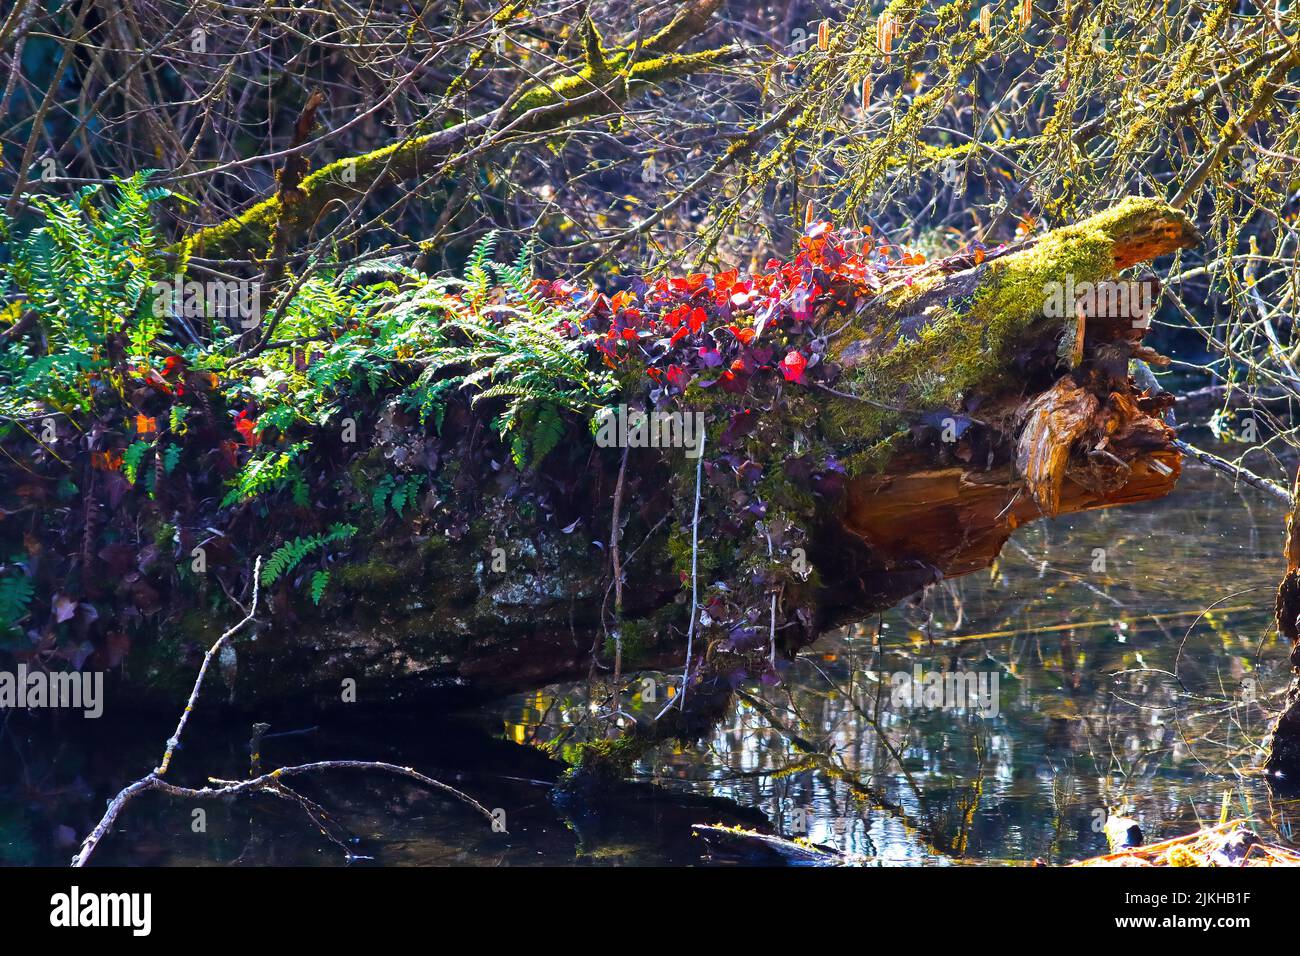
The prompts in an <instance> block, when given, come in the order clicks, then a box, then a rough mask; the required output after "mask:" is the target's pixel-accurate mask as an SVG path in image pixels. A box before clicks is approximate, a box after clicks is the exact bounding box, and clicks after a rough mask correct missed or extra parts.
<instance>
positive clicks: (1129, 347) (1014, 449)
mask: <svg viewBox="0 0 1300 956" xmlns="http://www.w3.org/2000/svg"><path fill="white" fill-rule="evenodd" d="M1197 238H1198V237H1197V235H1196V233H1195V230H1194V229H1193V228H1192V227H1191V226H1190V224H1189V223H1188V221H1187V220H1186V219H1185V218H1184V217H1183V216H1182V215H1181V214H1180V213H1178V212H1176V211H1174V210H1172V209H1169V208H1168V207H1165V206H1163V205H1161V204H1159V203H1157V202H1152V201H1146V200H1130V201H1126V202H1124V203H1121V204H1120V205H1119V206H1117V207H1115V208H1113V209H1111V210H1109V211H1108V212H1105V213H1103V214H1101V215H1098V216H1095V217H1093V218H1092V219H1089V220H1086V221H1084V222H1081V223H1079V224H1077V225H1074V226H1071V227H1068V228H1063V229H1059V230H1056V231H1054V232H1051V233H1048V234H1047V235H1045V236H1043V237H1042V238H1040V239H1038V240H1037V241H1035V242H1033V243H1032V244H1028V245H1025V246H1022V247H1020V248H1013V249H1011V250H1007V251H1004V252H1001V253H998V254H993V255H990V256H989V257H988V258H987V259H985V260H983V261H980V262H975V261H974V260H973V259H972V260H971V261H969V262H952V261H949V262H947V263H946V264H945V265H944V266H943V267H942V268H940V267H935V268H934V269H931V270H929V271H928V272H923V273H921V274H920V275H919V276H918V277H917V278H916V280H915V281H914V282H912V283H911V284H909V285H907V286H906V287H904V288H899V289H897V290H895V291H893V292H888V293H886V294H883V295H882V296H881V297H879V298H878V299H877V300H873V301H872V302H871V303H870V304H869V305H868V306H866V307H864V308H862V309H860V310H855V311H853V312H852V314H849V315H840V314H834V308H833V307H831V308H830V310H829V313H828V314H827V315H825V316H823V321H824V322H825V326H824V327H826V328H831V329H838V330H840V331H839V334H838V335H837V336H836V338H835V340H834V341H833V343H832V344H831V346H830V349H829V351H828V354H831V355H833V356H834V357H835V359H836V360H837V361H839V362H841V363H842V364H843V366H844V368H845V369H846V373H845V376H844V379H843V383H844V388H845V389H848V388H852V392H849V391H846V390H841V389H840V388H836V389H830V388H821V389H813V390H810V389H803V390H794V389H791V390H790V391H788V392H786V393H785V395H786V401H787V404H788V407H789V409H790V414H791V416H792V417H793V419H795V420H798V422H799V426H798V427H799V428H800V429H801V432H805V433H809V434H815V435H816V436H817V437H816V440H817V441H819V442H822V443H824V444H825V445H826V446H827V447H828V448H831V449H832V450H833V451H834V453H835V454H836V455H837V456H838V457H839V459H840V460H841V461H842V462H843V463H844V466H845V476H844V481H843V482H842V484H839V485H837V486H836V487H834V488H833V489H827V490H826V491H825V493H823V494H820V495H817V496H809V497H808V498H807V499H806V507H805V509H804V511H805V513H802V514H798V515H796V517H797V519H798V520H799V521H800V522H801V523H802V526H803V527H804V528H806V529H807V542H808V545H809V547H808V554H807V557H808V560H809V562H810V564H811V567H812V569H813V573H812V574H811V575H810V576H809V577H808V584H807V593H805V594H803V595H801V599H800V600H799V601H797V602H796V601H791V602H789V603H788V604H783V606H782V607H781V610H780V619H779V620H776V621H774V625H775V626H774V628H773V634H774V645H775V650H776V651H778V652H779V653H780V654H781V655H783V656H786V657H788V656H790V655H793V654H794V653H796V652H797V651H798V650H799V648H801V647H803V646H806V645H807V644H808V643H810V642H811V641H812V640H814V639H815V638H816V636H817V635H818V634H819V633H821V632H822V631H823V630H824V629H826V628H828V627H830V626H833V625H835V624H838V623H842V622H846V621H849V620H852V619H854V618H855V617H858V616H860V615H863V614H865V613H867V612H871V611H874V610H879V609H882V608H885V607H888V606H890V605H892V604H894V603H895V602H897V601H898V600H900V599H902V598H904V597H906V596H907V595H909V594H911V593H913V592H915V591H917V590H919V589H921V588H924V587H926V586H927V585H929V584H932V583H934V582H936V581H939V580H941V579H942V578H944V577H951V576H955V575H960V574H966V573H969V572H971V571H974V570H977V569H979V568H982V567H986V566H988V565H989V564H990V563H991V562H992V561H993V559H994V558H995V557H996V556H997V554H998V552H999V550H1000V549H1001V547H1002V545H1003V544H1004V543H1005V541H1006V540H1007V538H1008V537H1009V536H1010V535H1011V534H1012V532H1013V531H1014V530H1015V529H1016V528H1017V527H1018V526H1020V525H1021V524H1024V523H1026V522H1028V521H1032V520H1036V519H1038V518H1040V517H1043V516H1052V515H1055V514H1060V513H1067V512H1074V511H1081V510H1086V509H1091V508H1103V507H1111V506H1115V505H1121V504H1132V503H1135V502H1140V501H1145V500H1151V499H1154V498H1158V497H1160V496H1162V495H1164V494H1166V493H1167V492H1168V491H1170V490H1171V489H1172V488H1173V486H1174V483H1175V482H1176V480H1177V477H1178V474H1179V468H1180V456H1179V454H1178V452H1177V451H1176V449H1175V448H1174V446H1173V444H1172V442H1173V438H1174V436H1173V433H1172V431H1171V430H1170V429H1169V428H1167V427H1166V426H1165V425H1164V423H1163V422H1162V420H1161V417H1160V413H1161V411H1162V409H1163V408H1164V407H1166V406H1167V405H1168V404H1171V403H1172V401H1173V399H1172V397H1171V396H1168V395H1161V396H1154V395H1151V394H1148V393H1146V392H1143V391H1142V390H1140V389H1139V388H1138V387H1137V386H1136V385H1135V384H1134V383H1133V381H1132V380H1131V379H1130V378H1129V376H1128V374H1127V369H1128V362H1129V359H1130V358H1134V357H1137V358H1145V359H1148V360H1158V357H1157V356H1154V355H1153V353H1151V352H1150V351H1149V350H1148V349H1146V348H1145V347H1144V346H1142V345H1141V338H1142V335H1143V333H1144V331H1145V329H1144V328H1141V327H1135V325H1134V323H1133V322H1131V321H1130V320H1129V319H1127V318H1121V317H1118V316H1114V315H1107V314H1104V313H1096V314H1091V315H1088V314H1084V313H1082V312H1080V313H1077V314H1075V315H1072V316H1068V317H1049V316H1046V315H1045V314H1044V311H1045V306H1044V303H1045V299H1046V294H1045V290H1046V288H1048V287H1049V285H1050V284H1051V283H1064V282H1066V281H1067V279H1072V281H1073V282H1075V283H1076V284H1078V283H1083V282H1095V281H1099V280H1103V279H1107V278H1110V277H1112V276H1114V275H1115V274H1116V272H1117V270H1119V269H1122V268H1126V267H1128V266H1131V265H1133V264H1135V263H1138V262H1141V261H1144V260H1147V259H1151V258H1154V257H1156V256H1159V255H1162V254H1165V253H1169V252H1173V251H1175V250H1177V249H1179V248H1182V247H1185V246H1188V245H1191V244H1192V243H1194V242H1196V241H1197ZM1063 341H1064V342H1065V345H1064V346H1063V344H1062V343H1063ZM687 397H688V398H690V393H689V392H688V396H687ZM786 437H787V438H788V437H789V436H786ZM711 440H713V439H712V436H711ZM586 442H587V446H586V450H580V453H578V454H576V457H575V456H570V458H569V460H568V462H564V463H557V464H556V466H555V467H557V468H565V469H568V472H567V473H566V475H565V481H566V484H565V485H564V488H565V492H564V498H565V501H564V502H563V503H562V507H560V508H559V509H558V510H557V512H556V513H557V514H560V515H562V517H560V518H557V519H555V520H552V521H549V522H537V523H530V522H529V520H528V519H527V517H526V516H521V514H520V513H519V512H518V510H517V509H512V507H511V506H510V505H509V504H508V497H509V496H508V495H503V496H502V497H501V498H499V499H492V498H487V499H485V500H487V501H489V502H490V503H489V504H488V505H487V506H485V507H483V508H481V510H480V511H479V512H478V513H477V514H476V516H475V517H474V518H473V520H470V521H468V522H467V523H466V525H465V527H463V528H461V529H459V530H458V532H457V534H456V535H454V536H449V535H447V534H443V533H439V534H423V533H422V532H421V523H420V521H419V520H418V519H417V521H416V523H415V524H414V526H404V527H403V529H402V531H401V532H400V533H397V534H394V535H392V536H388V537H385V536H383V535H380V536H378V537H376V538H375V539H373V540H370V541H368V542H364V543H359V544H358V546H357V547H356V548H355V549H354V550H355V551H356V552H358V553H360V554H362V555H363V556H364V557H363V558H362V559H360V560H355V561H353V562H351V563H348V564H343V565H340V566H339V567H338V568H337V569H336V570H335V572H334V582H333V583H332V584H331V593H330V595H329V596H327V598H326V600H325V603H324V605H323V606H322V609H320V610H315V609H310V608H309V607H306V608H304V607H298V606H296V605H295V606H294V607H284V606H281V607H277V615H276V621H277V624H276V626H274V627H266V628H263V629H262V630H261V631H260V632H259V633H258V634H257V636H256V638H255V639H253V640H244V641H241V642H239V643H238V645H237V647H236V648H235V651H234V654H233V655H232V656H230V657H228V659H227V660H226V662H225V666H224V668H223V669H222V676H223V677H224V678H225V681H226V691H225V696H226V699H227V700H228V701H229V702H230V703H232V704H233V705H235V706H238V707H241V708H247V709H251V710H257V711H259V712H261V713H265V712H266V711H267V710H268V709H269V708H275V707H277V706H298V705H308V704H310V705H311V706H316V707H319V706H328V705H332V704H333V705H337V704H339V703H340V702H341V700H342V690H343V687H344V682H346V681H349V680H352V681H355V682H356V689H357V699H358V700H360V701H363V702H367V701H368V702H371V703H375V702H381V701H404V702H410V701H415V700H417V699H418V700H422V701H426V702H432V703H435V704H438V705H447V706H454V705H457V704H461V703H465V702H467V701H470V700H474V699H482V698H485V697H491V696H497V695H501V694H505V693H509V692H515V691H523V690H527V689H531V688H536V687H539V686H542V685H545V684H548V683H552V682H558V681H565V680H578V679H583V678H586V677H588V676H589V675H591V674H593V673H594V674H597V675H601V676H605V677H608V675H609V673H610V671H611V670H612V666H613V653H614V647H613V639H612V633H613V632H612V627H611V625H612V621H613V615H612V612H611V608H612V600H613V599H612V597H611V584H610V581H611V576H610V562H609V554H608V548H607V545H608V529H609V528H610V524H611V509H612V505H611V502H612V500H613V491H614V486H615V483H616V481H617V477H618V472H619V468H620V464H621V462H622V459H623V456H622V453H621V451H620V450H619V449H617V448H611V449H604V448H596V447H594V446H593V445H591V444H590V436H587V438H586ZM679 457H680V456H679ZM574 461H579V462H585V464H583V465H580V466H579V467H578V468H576V469H575V468H574V467H573V464H572V463H573V462H574ZM627 462H628V464H627V467H628V469H629V472H630V473H635V475H636V478H637V483H636V484H635V485H633V484H630V485H629V487H636V488H639V489H642V490H641V492H639V494H640V495H641V496H642V497H641V499H640V500H638V499H637V498H636V497H635V496H634V497H633V498H632V499H630V500H629V501H628V502H627V503H626V504H625V506H624V507H625V510H626V513H627V514H626V521H625V524H624V528H623V533H622V540H623V555H624V569H625V573H626V574H627V576H628V581H629V584H628V586H627V587H626V588H625V589H624V597H623V608H622V617H621V626H620V628H619V635H620V637H621V642H620V643H621V650H622V656H623V659H622V668H623V673H624V675H627V674H630V673H634V672H635V671H637V670H639V669H651V670H653V669H663V670H670V669H671V670H674V671H676V670H677V669H679V668H680V667H681V666H682V663H683V657H684V644H685V642H684V635H685V632H686V630H687V622H688V620H689V616H690V615H689V608H688V599H689V593H690V587H689V581H687V580H686V579H685V575H684V571H685V569H686V568H687V567H689V561H687V560H684V559H689V557H690V554H689V550H688V551H687V553H683V535H682V532H683V528H682V527H681V526H680V522H675V521H672V520H667V521H665V520H662V519H657V517H656V514H655V512H654V510H653V509H651V508H650V507H649V501H648V492H647V491H646V489H652V488H656V487H660V486H663V485H666V484H667V482H668V480H669V478H670V477H671V476H672V474H673V473H674V470H680V469H681V468H683V467H689V468H690V469H691V471H692V473H693V471H694V463H688V464H686V465H685V466H684V465H683V463H682V462H681V461H680V460H674V459H672V458H670V457H669V456H668V455H667V454H666V453H665V452H663V451H660V450H657V449H637V450H633V451H631V452H630V454H629V455H628V459H627ZM685 540H686V541H689V537H687V538H686V539H685ZM723 544H725V542H721V541H704V542H702V543H701V549H700V550H701V555H700V556H699V558H700V565H701V567H702V568H707V569H708V573H712V574H715V575H718V576H721V575H724V574H726V573H727V569H726V568H725V567H722V566H721V565H720V563H719V561H712V562H711V560H710V557H711V555H710V552H714V551H716V549H717V548H718V547H719V546H720V545H723ZM719 560H720V559H719ZM702 573H703V572H702ZM281 612H287V613H281ZM773 613H774V617H775V615H776V612H775V611H774V612H773ZM200 619H201V618H200V617H199V616H198V615H194V616H193V617H192V618H191V620H200ZM284 621H288V622H290V623H280V622H284ZM764 624H766V622H764ZM205 626H206V625H200V626H199V627H198V628H196V629H193V630H192V631H191V632H190V633H188V634H181V633H173V634H172V635H171V638H170V640H168V641H162V642H159V643H158V645H157V646H156V647H155V648H154V649H153V650H152V651H151V652H150V653H149V655H148V659H147V662H146V661H142V660H140V658H139V657H138V656H133V659H132V661H131V665H130V670H129V672H128V673H127V675H126V678H127V681H128V683H129V684H131V685H133V686H134V687H135V688H136V689H137V691H138V699H139V700H141V701H144V700H148V699H151V698H152V699H162V700H166V701H167V702H168V703H171V702H172V699H173V698H174V697H175V696H176V692H177V691H178V690H179V689H180V688H183V687H185V686H187V685H186V681H187V680H188V677H189V675H191V674H192V668H191V667H190V666H189V663H188V662H187V660H186V656H185V655H184V654H178V653H177V652H176V651H177V643H178V642H181V643H187V644H188V645H189V646H191V647H192V648H195V649H197V648H201V647H202V646H203V645H204V640H205V637H206V635H205V633H204V630H203V628H204V627H205ZM212 627H214V628H215V627H216V625H215V624H213V625H212ZM777 635H779V638H778V637H777ZM697 638H698V639H700V640H701V643H700V644H697V647H698V648H699V650H697V651H696V654H697V660H698V662H699V663H698V671H697V672H696V673H697V675H698V680H697V682H696V683H695V684H694V685H693V686H692V689H691V695H692V696H691V700H690V704H691V706H690V707H688V708H687V709H686V711H685V712H674V714H673V715H671V717H670V719H668V720H665V721H663V722H661V723H662V727H661V730H660V731H659V733H662V734H674V735H684V736H690V735H692V734H694V733H699V732H702V731H703V730H704V729H706V728H707V726H708V724H709V722H710V721H711V720H712V719H713V718H714V717H715V716H716V715H717V713H718V712H719V711H720V709H721V708H722V707H723V706H725V704H726V702H727V700H728V699H729V694H730V684H729V683H728V681H729V679H730V676H729V675H734V673H735V661H734V660H733V657H732V654H731V652H730V651H729V650H728V648H727V647H726V643H725V642H724V641H720V640H712V639H708V638H707V637H706V638H700V636H699V635H697Z"/></svg>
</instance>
